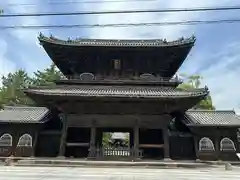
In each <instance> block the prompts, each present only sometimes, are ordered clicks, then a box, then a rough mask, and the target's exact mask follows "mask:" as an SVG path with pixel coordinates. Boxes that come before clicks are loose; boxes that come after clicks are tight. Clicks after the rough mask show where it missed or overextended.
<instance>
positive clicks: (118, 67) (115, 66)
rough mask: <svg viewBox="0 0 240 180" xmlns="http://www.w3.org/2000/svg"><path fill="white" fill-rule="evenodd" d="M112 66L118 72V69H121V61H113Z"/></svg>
mask: <svg viewBox="0 0 240 180" xmlns="http://www.w3.org/2000/svg"><path fill="white" fill-rule="evenodd" d="M113 63H114V64H113V66H114V69H116V70H119V69H121V61H120V60H119V59H114V60H113Z"/></svg>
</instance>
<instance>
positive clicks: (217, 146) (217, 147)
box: [214, 134, 221, 160]
mask: <svg viewBox="0 0 240 180" xmlns="http://www.w3.org/2000/svg"><path fill="white" fill-rule="evenodd" d="M214 138H215V139H214V144H215V157H216V160H219V159H220V158H221V157H220V153H221V151H220V138H219V136H218V134H217V135H215V137H214Z"/></svg>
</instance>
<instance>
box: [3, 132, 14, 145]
mask: <svg viewBox="0 0 240 180" xmlns="http://www.w3.org/2000/svg"><path fill="white" fill-rule="evenodd" d="M0 146H12V136H11V135H10V134H8V133H6V134H3V135H2V136H1V137H0Z"/></svg>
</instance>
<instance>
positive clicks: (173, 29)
mask: <svg viewBox="0 0 240 180" xmlns="http://www.w3.org/2000/svg"><path fill="white" fill-rule="evenodd" d="M60 1H62V2H66V1H67V0H54V1H53V2H60ZM68 1H69V2H76V1H77V0H68ZM78 1H79V0H78ZM83 1H85V2H86V1H92V0H83ZM99 1H100V0H99ZM103 1H106V0H103ZM48 2H49V1H47V0H44V1H43V0H21V1H20V0H7V1H5V2H0V7H2V8H3V9H4V11H5V13H6V14H7V13H34V12H71V11H82V10H84V11H85V10H96V11H101V10H130V9H131V10H132V9H154V8H160V9H162V8H191V7H216V6H234V5H240V2H239V0H221V1H217V0H198V1H193V0H181V1H180V0H168V1H166V0H149V1H148V2H147V1H145V2H144V1H140V2H127V1H126V2H114V3H113V2H108V3H107V2H105V3H104V2H102V3H69V4H63V5H49V4H48ZM18 3H21V4H29V3H30V4H37V6H13V5H11V6H10V5H8V4H18ZM229 18H235V19H236V18H240V13H239V11H228V12H181V13H148V14H115V15H92V16H89V15H88V16H65V17H64V16H59V17H54V16H52V17H17V18H8V19H6V18H1V19H0V21H1V25H47V24H55V25H59V24H97V23H99V24H105V23H139V22H163V21H184V20H214V19H229ZM239 29H240V24H220V25H219V24H218V25H214V24H211V25H198V26H162V27H135V28H94V29H48V30H4V31H3V30H1V31H0V50H1V51H0V75H5V74H7V73H9V72H12V71H14V70H16V69H19V68H23V69H25V70H27V72H29V73H32V72H33V71H36V70H37V69H44V68H46V67H47V66H48V65H50V64H51V60H50V58H49V57H48V56H47V54H46V53H45V52H44V50H43V48H41V47H40V46H39V45H38V42H37V38H36V37H37V35H38V33H39V32H40V31H41V32H43V33H44V34H45V35H49V34H50V33H51V34H53V35H54V36H57V37H59V38H63V39H66V38H68V37H71V38H76V37H84V38H117V39H124V38H127V39H131V38H145V39H146V38H167V39H168V40H174V39H177V38H179V37H182V36H184V37H189V36H191V35H192V34H195V35H196V37H197V42H196V46H195V47H194V48H193V50H192V51H191V53H190V54H189V56H188V58H187V59H186V61H185V62H184V64H183V66H182V67H181V69H180V70H179V73H187V74H189V75H191V74H200V75H202V76H203V78H204V79H203V85H205V84H206V85H208V87H209V89H210V91H211V95H212V98H213V102H214V104H215V105H216V107H217V109H235V110H236V111H237V112H240V85H239V83H238V78H239V77H240V33H239Z"/></svg>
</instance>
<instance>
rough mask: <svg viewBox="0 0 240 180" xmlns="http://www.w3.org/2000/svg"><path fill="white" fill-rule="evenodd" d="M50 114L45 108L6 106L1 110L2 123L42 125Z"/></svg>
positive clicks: (0, 120)
mask: <svg viewBox="0 0 240 180" xmlns="http://www.w3.org/2000/svg"><path fill="white" fill-rule="evenodd" d="M48 113H49V110H48V109H47V108H45V107H27V106H23V107H15V106H5V107H4V109H2V110H0V123H1V122H7V123H41V122H44V118H45V117H46V116H47V115H48Z"/></svg>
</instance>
